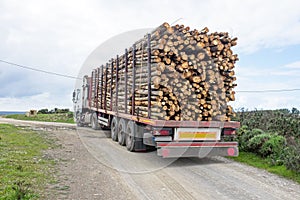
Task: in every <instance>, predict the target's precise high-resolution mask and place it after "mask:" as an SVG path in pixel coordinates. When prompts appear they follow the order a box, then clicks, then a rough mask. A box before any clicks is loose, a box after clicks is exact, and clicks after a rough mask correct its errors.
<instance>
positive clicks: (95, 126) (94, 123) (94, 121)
mask: <svg viewBox="0 0 300 200" xmlns="http://www.w3.org/2000/svg"><path fill="white" fill-rule="evenodd" d="M91 126H92V129H94V130H98V129H99V128H100V126H99V123H98V116H97V113H93V115H92V119H91Z"/></svg>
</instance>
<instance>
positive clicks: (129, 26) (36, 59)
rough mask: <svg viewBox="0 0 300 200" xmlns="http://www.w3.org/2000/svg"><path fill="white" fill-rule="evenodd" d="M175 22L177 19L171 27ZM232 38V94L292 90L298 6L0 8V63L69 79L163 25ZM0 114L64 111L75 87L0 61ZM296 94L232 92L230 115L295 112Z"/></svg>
mask: <svg viewBox="0 0 300 200" xmlns="http://www.w3.org/2000/svg"><path fill="white" fill-rule="evenodd" d="M178 19H179V20H178ZM176 20H178V23H180V24H185V25H187V26H190V27H191V28H197V29H202V28H204V27H206V26H207V27H208V28H209V29H210V31H211V32H214V31H227V32H229V34H230V35H231V36H232V37H238V45H237V46H236V47H234V53H237V54H238V55H239V59H240V61H238V62H237V64H236V69H235V71H236V76H237V84H238V86H237V87H236V89H235V90H236V91H241V90H267V89H293V88H300V81H299V80H300V73H299V72H300V37H299V35H300V1H298V0H285V1H282V2H281V3H274V1H271V0H266V1H260V0H244V1H240V0H186V1H181V0H173V1H170V0H153V1H146V0H128V1H126V2H125V1H121V0H110V1H104V0H99V1H97V0H87V1H81V0H72V1H71V0H66V1H59V0H52V1H50V0H49V1H47V0H45V1H38V0H28V1H26V2H25V1H24V2H21V1H17V0H2V1H0V42H1V45H0V59H2V60H7V61H11V62H15V63H18V64H22V65H28V66H31V67H35V68H37V69H40V70H46V71H51V72H57V73H61V74H66V75H70V76H77V75H78V73H79V71H80V69H81V67H82V65H83V63H84V62H85V60H86V59H87V58H88V57H89V55H90V54H91V53H92V52H93V51H94V49H96V48H97V47H98V46H99V45H101V44H102V43H104V42H105V41H107V40H109V39H110V38H111V37H113V36H116V35H118V34H121V33H124V32H127V31H131V30H135V29H143V28H154V27H157V26H159V25H160V24H162V23H163V22H165V21H166V22H169V23H172V22H174V21H176ZM0 84H1V90H0V110H12V111H26V110H29V109H41V108H54V107H59V108H64V107H68V108H72V101H71V93H72V91H73V89H74V85H75V80H73V79H69V78H63V77H59V76H53V75H49V74H43V73H39V72H33V71H29V70H25V69H22V68H18V67H15V66H10V65H7V64H4V63H1V62H0ZM299 99H300V91H293V92H281V93H238V92H237V94H236V101H235V102H232V103H231V104H232V105H233V106H234V107H235V108H241V107H245V108H249V109H254V108H257V109H272V108H292V107H297V108H299V107H300V106H299V105H300V100H299Z"/></svg>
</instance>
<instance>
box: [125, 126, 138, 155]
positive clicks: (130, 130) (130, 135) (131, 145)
mask: <svg viewBox="0 0 300 200" xmlns="http://www.w3.org/2000/svg"><path fill="white" fill-rule="evenodd" d="M135 131H136V125H135V123H134V122H133V121H129V122H128V124H127V129H126V148H127V150H128V151H131V152H132V151H135V137H134V135H135V134H134V133H135Z"/></svg>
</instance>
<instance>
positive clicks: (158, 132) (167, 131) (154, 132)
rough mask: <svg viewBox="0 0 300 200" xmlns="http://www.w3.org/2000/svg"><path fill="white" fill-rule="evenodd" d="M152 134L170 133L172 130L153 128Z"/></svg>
mask: <svg viewBox="0 0 300 200" xmlns="http://www.w3.org/2000/svg"><path fill="white" fill-rule="evenodd" d="M152 133H153V135H171V133H172V130H166V129H162V130H153V132H152Z"/></svg>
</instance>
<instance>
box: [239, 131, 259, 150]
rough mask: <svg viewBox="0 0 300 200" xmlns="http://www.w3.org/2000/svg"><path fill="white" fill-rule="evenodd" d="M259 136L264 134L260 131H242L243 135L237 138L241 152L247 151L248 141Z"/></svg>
mask: <svg viewBox="0 0 300 200" xmlns="http://www.w3.org/2000/svg"><path fill="white" fill-rule="evenodd" d="M260 134H264V131H262V130H260V129H253V130H252V131H250V130H243V133H241V135H240V136H239V143H240V148H241V150H244V151H247V150H248V144H249V141H250V139H251V138H253V137H254V136H256V135H260Z"/></svg>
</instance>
